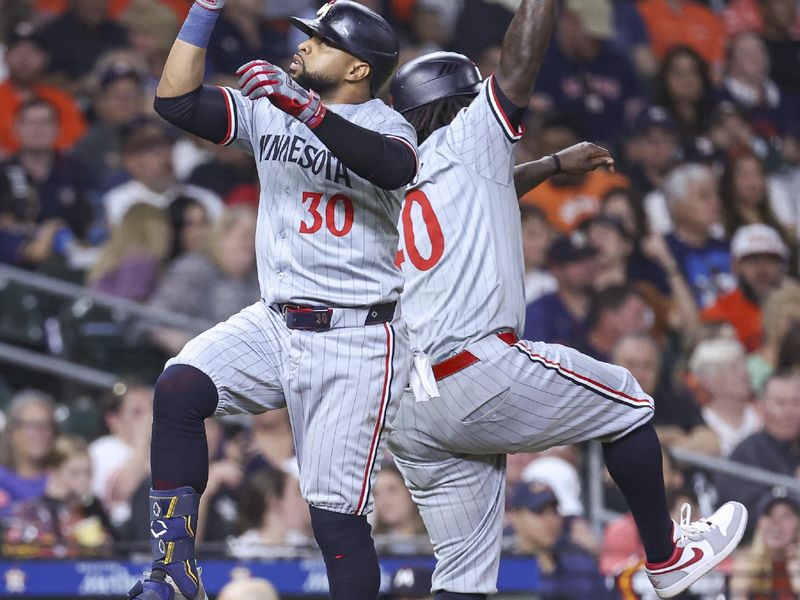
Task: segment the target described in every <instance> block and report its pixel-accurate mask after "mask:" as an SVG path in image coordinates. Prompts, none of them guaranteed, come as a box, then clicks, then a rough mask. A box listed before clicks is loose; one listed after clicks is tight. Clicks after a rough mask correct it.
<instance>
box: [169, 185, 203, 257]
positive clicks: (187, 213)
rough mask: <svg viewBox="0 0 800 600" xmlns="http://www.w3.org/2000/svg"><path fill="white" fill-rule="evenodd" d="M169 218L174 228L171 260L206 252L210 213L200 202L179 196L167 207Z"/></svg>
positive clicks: (171, 236)
mask: <svg viewBox="0 0 800 600" xmlns="http://www.w3.org/2000/svg"><path fill="white" fill-rule="evenodd" d="M167 216H168V217H169V223H170V225H171V226H172V235H170V239H171V240H172V248H171V249H170V252H169V259H170V260H174V259H176V258H178V257H179V256H183V255H184V254H200V253H202V252H203V251H204V250H205V248H206V246H207V244H208V238H209V234H210V232H211V223H210V222H209V220H208V212H207V211H206V209H205V207H204V206H203V205H202V204H200V202H198V201H197V200H195V199H194V198H190V197H189V196H178V197H177V198H175V200H173V201H172V202H170V204H169V206H168V207H167Z"/></svg>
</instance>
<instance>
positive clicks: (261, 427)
mask: <svg viewBox="0 0 800 600" xmlns="http://www.w3.org/2000/svg"><path fill="white" fill-rule="evenodd" d="M251 422H252V425H253V430H252V438H253V439H252V443H251V450H252V452H253V453H254V455H253V456H252V457H251V459H250V461H249V462H248V464H247V470H248V471H250V470H252V469H259V468H270V469H284V470H287V469H288V468H289V466H290V465H293V464H294V463H295V462H297V459H296V457H295V453H294V442H293V441H292V425H291V422H290V421H289V411H288V410H286V409H279V410H270V411H267V412H265V413H264V414H261V415H253V417H252V418H251Z"/></svg>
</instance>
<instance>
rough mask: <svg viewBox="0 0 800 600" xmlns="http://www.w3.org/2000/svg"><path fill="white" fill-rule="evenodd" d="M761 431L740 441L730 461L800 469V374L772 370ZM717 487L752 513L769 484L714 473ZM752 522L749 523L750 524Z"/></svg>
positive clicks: (791, 474)
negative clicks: (773, 371)
mask: <svg viewBox="0 0 800 600" xmlns="http://www.w3.org/2000/svg"><path fill="white" fill-rule="evenodd" d="M759 404H760V411H761V415H762V418H763V427H762V429H761V431H759V432H757V433H754V434H753V435H751V436H749V437H748V438H746V439H745V440H743V441H742V442H741V443H740V444H739V445H738V446H736V448H734V450H733V452H732V453H731V455H730V458H731V460H733V461H735V462H739V463H744V464H746V465H751V466H754V467H759V468H761V469H766V470H768V471H772V472H773V473H778V474H781V475H787V476H789V477H795V476H796V475H797V472H798V471H797V469H798V468H800V374H798V373H791V372H789V373H787V372H775V373H774V374H773V375H772V376H771V377H770V378H769V380H768V381H767V383H766V384H765V386H764V393H763V394H762V396H761V400H760V402H759ZM716 485H717V490H718V491H719V497H720V498H721V499H724V500H738V501H739V502H741V503H742V504H744V505H745V506H746V507H747V509H748V510H749V511H751V512H752V513H755V512H756V506H757V504H758V501H759V499H761V497H762V496H763V495H764V494H765V493H767V492H768V491H769V486H765V485H763V484H760V483H754V482H751V481H746V480H744V479H741V478H739V477H736V476H735V475H726V474H717V476H716ZM752 524H753V523H752V522H751V523H750V524H749V525H750V526H752Z"/></svg>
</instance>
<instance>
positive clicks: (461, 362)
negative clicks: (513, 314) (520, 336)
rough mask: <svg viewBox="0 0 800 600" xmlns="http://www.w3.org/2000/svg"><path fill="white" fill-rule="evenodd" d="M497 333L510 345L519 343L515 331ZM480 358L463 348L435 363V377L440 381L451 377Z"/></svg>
mask: <svg viewBox="0 0 800 600" xmlns="http://www.w3.org/2000/svg"><path fill="white" fill-rule="evenodd" d="M496 335H497V337H499V338H500V339H501V340H503V341H504V342H505V343H506V344H508V345H509V346H513V345H514V344H516V343H517V335H516V334H515V333H514V332H513V331H504V332H503V333H498V334H496ZM480 360H481V359H480V358H478V357H477V356H475V355H474V354H472V352H470V351H469V350H462V351H461V352H459V353H458V354H456V355H455V356H451V357H450V358H448V359H446V360H443V361H442V362H440V363H436V364H435V365H433V367H431V368H432V369H433V377H434V379H436V381H439V380H440V379H444V378H445V377H450V375H453V374H454V373H458V372H459V371H461V370H463V369H466V368H467V367H468V366H470V365H474V364H475V363H476V362H479V361H480Z"/></svg>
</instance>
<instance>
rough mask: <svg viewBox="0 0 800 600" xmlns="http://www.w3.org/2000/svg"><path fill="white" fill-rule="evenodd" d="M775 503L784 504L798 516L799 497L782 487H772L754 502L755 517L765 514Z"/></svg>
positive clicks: (799, 514)
mask: <svg viewBox="0 0 800 600" xmlns="http://www.w3.org/2000/svg"><path fill="white" fill-rule="evenodd" d="M776 504H786V505H787V506H788V507H789V508H791V509H792V511H793V512H794V513H795V514H796V515H798V516H800V498H798V496H797V495H796V494H794V493H790V492H789V491H788V490H787V489H786V488H784V487H780V486H779V487H774V488H772V489H771V490H770V491H769V492H767V493H766V494H764V495H763V496H762V497H761V499H760V500H759V501H758V504H756V517H761V516H763V515H765V514H767V513H768V512H769V511H770V510H772V507H773V506H775V505H776Z"/></svg>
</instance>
